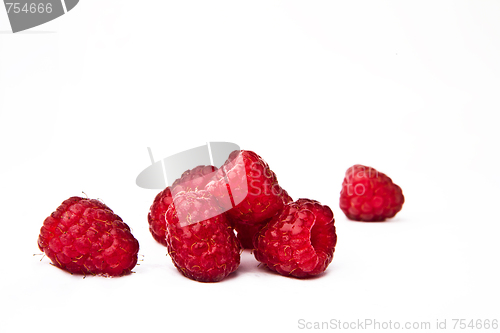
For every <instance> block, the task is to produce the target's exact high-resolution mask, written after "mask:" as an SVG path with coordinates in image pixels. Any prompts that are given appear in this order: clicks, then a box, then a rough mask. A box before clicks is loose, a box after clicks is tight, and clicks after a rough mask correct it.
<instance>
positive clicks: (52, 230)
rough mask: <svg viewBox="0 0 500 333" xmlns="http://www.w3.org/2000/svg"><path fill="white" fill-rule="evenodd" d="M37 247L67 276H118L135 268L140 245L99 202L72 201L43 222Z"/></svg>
mask: <svg viewBox="0 0 500 333" xmlns="http://www.w3.org/2000/svg"><path fill="white" fill-rule="evenodd" d="M38 247H39V248H40V250H41V251H43V252H44V253H45V255H47V257H49V258H50V260H52V263H53V264H54V265H55V266H57V267H60V268H62V269H64V270H67V271H68V272H70V273H81V274H86V273H90V274H92V275H103V276H120V275H124V274H127V273H130V271H131V270H132V268H134V267H135V265H136V263H137V252H138V251H139V242H138V241H137V240H136V239H135V238H134V236H133V235H132V233H131V232H130V228H129V226H128V225H127V224H126V223H124V222H123V220H122V219H121V218H120V217H119V216H118V215H116V214H114V213H113V211H112V210H111V209H110V208H109V207H108V206H106V205H105V204H103V203H102V202H100V201H98V200H94V199H87V198H80V197H71V198H69V199H67V200H65V201H64V202H63V203H62V204H61V205H60V206H59V207H58V208H57V210H56V211H54V212H53V213H52V214H51V215H50V216H49V217H47V218H46V219H45V221H44V222H43V226H42V227H41V229H40V235H39V237H38Z"/></svg>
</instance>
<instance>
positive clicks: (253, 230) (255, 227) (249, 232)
mask: <svg viewBox="0 0 500 333" xmlns="http://www.w3.org/2000/svg"><path fill="white" fill-rule="evenodd" d="M282 198H283V204H287V203H289V202H292V201H293V199H292V198H291V197H290V196H289V195H288V193H287V192H286V191H285V190H283V196H282ZM280 212H281V210H280V211H278V212H277V213H276V214H278V213H280ZM271 219H272V217H271V218H268V219H267V220H264V221H263V222H260V223H255V224H248V223H244V222H242V221H239V220H230V222H231V226H232V227H233V228H234V230H235V231H236V232H237V234H236V236H237V237H238V240H239V241H240V243H241V246H242V247H243V248H244V249H253V238H254V236H255V234H257V233H258V232H259V231H260V229H262V228H263V227H264V226H265V225H266V224H267V223H269V222H270V221H271Z"/></svg>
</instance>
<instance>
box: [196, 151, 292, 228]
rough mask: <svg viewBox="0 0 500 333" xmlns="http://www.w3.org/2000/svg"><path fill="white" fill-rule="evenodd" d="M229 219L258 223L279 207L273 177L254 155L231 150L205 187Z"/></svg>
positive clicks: (279, 197)
mask: <svg viewBox="0 0 500 333" xmlns="http://www.w3.org/2000/svg"><path fill="white" fill-rule="evenodd" d="M205 189H206V190H207V191H209V192H210V193H212V195H214V196H215V197H216V198H217V201H218V203H219V205H220V206H221V207H222V208H223V209H224V210H225V211H227V212H226V214H227V215H228V216H229V217H230V218H231V219H233V220H238V221H241V222H242V223H247V224H258V223H261V222H264V221H265V220H267V219H269V218H271V217H272V216H273V215H274V214H276V213H277V212H278V211H279V210H281V209H282V208H283V196H284V195H285V194H284V193H286V192H284V191H283V189H282V188H281V187H280V186H279V184H278V179H277V178H276V174H275V173H274V172H273V171H272V170H271V169H270V168H269V165H268V164H267V163H266V162H265V161H264V160H263V159H262V158H261V157H260V156H259V155H257V154H256V153H254V152H252V151H249V150H241V151H239V150H235V151H233V152H232V153H231V154H230V155H229V158H228V159H227V161H226V162H225V163H224V165H223V166H222V167H221V168H220V169H219V171H218V172H217V173H216V175H215V177H214V179H213V180H212V181H211V182H209V183H208V184H207V186H206V187H205Z"/></svg>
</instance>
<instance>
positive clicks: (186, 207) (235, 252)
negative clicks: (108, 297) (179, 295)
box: [167, 190, 240, 282]
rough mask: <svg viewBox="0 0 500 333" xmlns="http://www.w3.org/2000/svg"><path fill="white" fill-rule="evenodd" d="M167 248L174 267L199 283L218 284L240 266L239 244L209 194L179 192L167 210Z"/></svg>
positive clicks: (205, 192) (203, 192)
mask: <svg viewBox="0 0 500 333" xmlns="http://www.w3.org/2000/svg"><path fill="white" fill-rule="evenodd" d="M167 248H168V253H169V255H170V257H171V258H172V262H173V263H174V265H175V267H176V268H177V269H178V270H179V271H180V272H181V273H182V274H183V275H184V276H186V277H188V278H190V279H193V280H196V281H200V282H218V281H221V280H222V279H224V278H225V277H226V276H227V275H229V274H231V273H232V272H234V271H235V270H236V269H237V268H238V266H239V264H240V244H239V241H238V239H237V238H236V235H235V234H234V231H233V230H232V228H231V226H230V225H229V223H228V221H227V219H226V216H225V214H222V211H221V209H220V207H219V206H218V205H217V201H216V200H215V198H214V197H213V196H212V195H211V194H210V192H208V191H204V190H202V191H190V192H184V191H181V192H179V193H177V194H176V195H175V196H174V201H173V203H172V204H171V205H170V207H169V208H168V210H167Z"/></svg>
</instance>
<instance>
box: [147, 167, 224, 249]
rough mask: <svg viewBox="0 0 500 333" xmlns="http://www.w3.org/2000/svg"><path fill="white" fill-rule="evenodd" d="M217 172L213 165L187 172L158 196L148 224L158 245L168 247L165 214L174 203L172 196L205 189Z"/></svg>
mask: <svg viewBox="0 0 500 333" xmlns="http://www.w3.org/2000/svg"><path fill="white" fill-rule="evenodd" d="M215 171H217V168H216V167H214V166H211V165H208V166H204V165H200V166H197V167H196V168H194V169H191V170H187V171H185V172H184V173H183V174H182V176H181V177H180V178H179V179H177V180H175V181H174V183H173V184H172V186H168V187H167V188H165V189H164V190H163V191H161V192H160V193H158V194H157V195H156V197H155V199H154V201H153V204H152V205H151V208H150V209H149V213H148V223H149V231H150V232H151V235H153V238H154V239H155V240H156V241H157V242H158V243H160V244H163V245H165V246H167V241H166V239H165V237H166V235H167V223H166V221H165V213H166V212H167V209H168V207H169V206H170V204H171V203H172V201H173V198H172V194H173V195H175V193H177V192H180V191H192V190H201V189H203V188H204V187H205V185H206V184H207V183H208V182H209V181H210V179H211V178H212V177H213V172H215ZM172 192H174V193H172Z"/></svg>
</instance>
